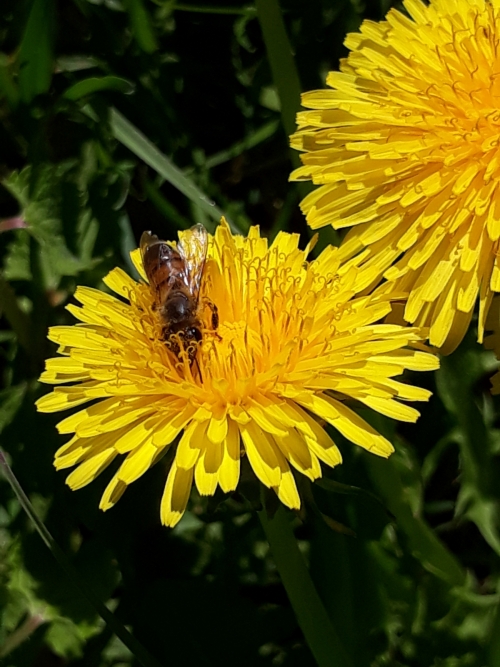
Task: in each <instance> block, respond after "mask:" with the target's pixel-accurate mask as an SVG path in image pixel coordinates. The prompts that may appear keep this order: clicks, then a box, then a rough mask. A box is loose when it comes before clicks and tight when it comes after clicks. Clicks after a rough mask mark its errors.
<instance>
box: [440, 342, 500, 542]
mask: <svg viewBox="0 0 500 667" xmlns="http://www.w3.org/2000/svg"><path fill="white" fill-rule="evenodd" d="M467 343H468V341H467V340H466V341H465V342H464V344H463V345H461V346H460V348H459V349H458V350H457V351H456V352H455V353H454V354H453V355H452V356H450V357H445V358H444V359H443V360H442V362H441V368H440V370H439V371H438V372H437V375H436V382H437V388H438V393H439V396H440V397H441V400H442V401H443V403H444V404H445V406H446V408H447V409H448V411H449V412H450V413H451V414H452V415H453V416H454V418H455V419H456V421H457V424H458V426H459V429H460V434H461V436H462V437H460V438H459V439H458V440H457V441H458V445H459V447H460V455H461V467H462V470H463V474H462V484H461V487H460V493H459V496H458V499H457V509H456V511H457V514H458V515H460V514H463V515H465V516H467V517H468V518H469V519H470V520H471V521H473V522H474V523H475V524H476V526H477V527H478V528H479V530H480V531H481V534H482V535H483V537H484V539H485V540H486V541H487V542H488V544H489V545H490V546H491V547H492V548H493V549H494V550H495V551H496V553H497V554H499V555H500V494H499V489H498V472H499V467H498V464H497V460H496V459H495V458H494V457H493V446H492V442H491V440H490V433H489V431H488V429H487V426H486V424H485V420H484V418H483V415H482V414H481V412H480V410H479V408H478V406H477V405H476V402H475V397H474V394H473V384H474V382H475V380H476V379H477V377H478V376H480V375H481V370H482V367H483V365H482V363H481V361H482V360H481V357H480V356H479V355H478V353H477V350H475V349H474V348H472V349H469V348H468V345H467Z"/></svg>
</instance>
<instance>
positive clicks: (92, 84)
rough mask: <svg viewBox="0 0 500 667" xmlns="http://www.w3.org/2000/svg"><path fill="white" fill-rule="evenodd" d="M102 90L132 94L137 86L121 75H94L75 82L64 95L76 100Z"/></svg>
mask: <svg viewBox="0 0 500 667" xmlns="http://www.w3.org/2000/svg"><path fill="white" fill-rule="evenodd" d="M102 90H112V91H115V92H118V93H124V94H125V95H130V94H131V93H133V92H134V90H135V86H134V85H133V84H132V83H131V82H130V81H128V80H127V79H122V78H121V77H119V76H93V77H90V78H88V79H84V80H83V81H78V82H77V83H74V84H73V85H72V86H70V87H69V88H68V89H67V90H66V91H65V92H64V94H63V97H65V98H66V99H68V100H73V101H75V100H79V99H81V98H82V97H86V96H88V95H93V94H94V93H97V92H99V91H102Z"/></svg>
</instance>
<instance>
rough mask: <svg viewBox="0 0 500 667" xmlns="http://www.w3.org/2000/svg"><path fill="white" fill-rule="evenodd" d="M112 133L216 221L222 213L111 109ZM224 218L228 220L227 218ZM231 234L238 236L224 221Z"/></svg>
mask: <svg viewBox="0 0 500 667" xmlns="http://www.w3.org/2000/svg"><path fill="white" fill-rule="evenodd" d="M110 123H111V130H112V132H113V134H114V136H115V137H116V139H118V141H120V142H121V143H122V144H123V145H124V146H126V147H127V148H128V149H129V150H130V151H132V153H134V154H135V155H137V157H139V158H140V159H141V160H143V161H144V162H145V163H146V164H147V165H149V166H150V167H151V168H152V169H154V170H155V171H156V172H157V173H158V174H160V176H162V177H163V178H164V179H165V180H166V181H168V182H169V183H171V184H172V185H173V186H174V187H175V188H177V189H178V190H179V191H180V192H182V193H183V194H184V195H185V196H186V197H187V198H188V199H189V200H190V201H192V202H193V204H195V205H196V206H199V207H200V208H201V209H202V210H203V211H204V212H205V214H206V215H207V216H208V217H209V218H210V219H211V220H214V221H215V222H219V220H220V219H221V217H222V216H223V215H224V213H223V212H222V211H221V209H220V208H219V207H218V206H216V205H215V203H214V202H213V201H211V200H210V199H209V198H208V197H207V195H206V194H205V193H204V192H202V191H201V190H200V189H199V188H198V186H197V185H195V183H193V181H192V180H191V179H190V178H188V177H187V176H186V175H185V174H184V173H183V172H182V171H181V170H180V169H179V168H178V167H177V166H176V165H175V164H174V163H173V162H172V161H171V160H169V158H168V157H167V156H166V155H164V154H163V153H162V152H161V151H159V150H158V148H156V146H155V145H154V144H153V143H152V142H151V141H150V140H149V139H148V138H147V137H146V136H145V135H144V134H142V132H140V131H139V130H138V129H137V128H136V127H135V125H133V124H132V123H131V122H130V121H128V120H127V119H126V118H125V116H123V115H122V114H121V113H120V112H119V111H117V110H116V109H114V108H112V109H111V110H110ZM226 219H227V218H226ZM227 221H228V223H229V225H230V227H231V229H232V231H233V232H236V233H240V230H239V229H237V228H236V226H235V225H234V223H233V222H232V221H231V220H229V219H227Z"/></svg>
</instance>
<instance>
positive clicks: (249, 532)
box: [0, 0, 500, 667]
mask: <svg viewBox="0 0 500 667" xmlns="http://www.w3.org/2000/svg"><path fill="white" fill-rule="evenodd" d="M391 4H392V5H396V4H398V3H391V2H390V0H366V2H364V3H363V2H357V1H355V0H309V1H308V2H303V1H301V0H282V2H281V10H282V11H281V18H280V14H279V12H276V9H277V6H276V5H275V3H274V2H271V0H258V2H257V3H256V5H255V6H254V5H252V4H244V3H241V2H240V3H238V0H234V2H232V3H230V2H229V1H227V0H220V2H219V4H217V5H211V4H210V3H207V2H204V1H203V0H200V1H199V2H198V3H194V2H193V3H176V2H174V1H173V0H64V1H61V2H56V0H24V1H22V2H21V1H19V0H3V2H2V3H0V146H1V154H0V162H1V165H0V179H1V185H0V446H1V449H2V451H4V452H6V456H7V459H8V461H9V462H10V463H11V465H12V468H13V471H14V473H15V474H16V476H17V478H18V479H19V482H20V484H21V486H22V487H23V489H24V490H25V492H26V494H27V495H28V496H29V498H30V500H31V502H32V503H33V506H34V508H35V510H36V512H37V514H38V516H39V517H40V518H41V519H42V520H43V521H44V523H45V524H46V526H47V528H48V529H49V530H50V531H51V533H52V535H53V536H54V538H55V540H56V542H57V543H58V545H59V546H60V547H61V549H62V550H63V552H64V554H65V555H66V558H67V560H68V562H69V563H70V565H71V566H73V568H74V570H75V572H76V574H74V575H71V576H68V575H67V574H66V573H65V572H64V571H63V570H62V569H61V566H60V564H59V563H58V562H56V560H55V559H54V556H53V555H52V553H51V552H50V550H49V549H48V548H47V546H46V545H45V544H44V543H43V542H42V540H41V539H40V537H39V535H38V533H36V532H35V530H34V528H33V525H32V524H31V522H30V521H29V519H28V518H27V517H26V515H25V514H24V512H23V511H22V509H21V507H20V505H19V503H18V501H17V499H16V497H15V496H14V493H13V490H12V488H11V486H9V484H7V483H6V481H5V480H4V478H3V477H1V476H0V664H2V665H5V666H6V667H45V665H48V666H49V665H71V667H111V666H112V665H114V666H115V667H118V666H120V667H125V666H132V665H137V664H139V662H140V661H142V664H145V665H148V664H150V665H153V664H156V663H155V662H154V660H153V659H152V660H151V661H150V662H148V657H147V656H146V658H144V657H143V656H142V655H141V654H140V650H139V649H138V650H135V649H134V647H133V646H132V647H131V648H132V652H131V651H130V650H129V649H127V648H125V646H124V645H123V643H122V642H120V641H119V640H118V639H117V638H116V637H115V636H114V634H113V632H112V631H111V629H110V628H109V627H107V626H106V625H105V624H104V622H103V621H102V620H101V619H100V618H99V616H98V613H97V611H96V607H95V606H93V605H92V604H91V603H89V601H88V600H87V599H86V598H85V596H84V595H83V593H82V592H80V591H79V590H78V589H77V588H76V587H75V580H77V581H80V582H81V583H83V586H84V589H88V590H91V591H92V592H93V594H94V595H95V596H96V597H97V598H99V599H100V600H101V601H103V602H105V603H106V604H108V606H109V607H110V609H112V610H113V611H114V614H115V617H116V619H117V621H118V622H119V623H120V624H123V625H125V626H126V627H127V628H129V629H130V630H131V632H132V634H133V635H134V637H135V638H136V639H137V640H138V641H139V642H141V643H142V645H143V646H144V647H145V648H146V649H147V651H149V653H150V654H151V655H152V656H153V657H154V658H156V660H157V661H158V663H157V664H160V665H169V666H172V667H184V666H187V665H200V666H201V667H203V666H205V665H206V666H207V667H208V666H214V667H225V666H227V667H234V666H238V667H247V666H248V667H253V666H256V667H257V666H259V665H262V666H265V665H285V666H287V667H294V666H297V667H299V666H300V667H308V666H309V665H311V666H312V665H314V664H315V661H314V659H313V657H312V654H311V651H310V650H309V648H308V647H307V645H306V644H305V641H304V637H303V634H302V631H301V630H300V628H299V626H298V624H297V621H296V618H295V616H294V613H293V611H292V609H291V606H290V603H289V601H288V598H287V595H286V593H285V590H284V588H283V586H282V584H281V582H280V579H279V576H278V574H277V571H276V568H275V565H274V561H273V558H272V556H271V554H270V552H269V549H268V545H267V542H266V540H265V538H264V533H263V532H262V528H261V525H260V523H259V520H258V517H257V514H256V512H255V511H254V507H255V506H258V505H259V500H258V497H257V498H252V502H250V501H249V500H244V499H243V497H242V496H240V495H235V496H234V497H233V498H230V499H224V498H223V497H221V498H218V497H217V498H216V499H215V501H214V502H210V503H207V502H206V501H205V500H202V499H199V498H196V497H195V494H193V495H194V498H193V500H192V504H191V508H190V512H188V513H187V514H186V516H185V518H184V520H183V521H182V522H181V524H180V525H179V526H178V527H177V528H176V529H175V530H173V531H170V530H167V529H165V528H162V527H161V526H160V522H159V501H160V497H161V493H162V489H163V485H164V479H165V471H164V468H163V467H162V463H159V464H158V465H157V466H156V467H155V468H154V469H153V470H151V471H150V472H148V473H147V474H146V475H145V476H144V477H143V478H141V479H140V480H138V481H137V482H136V483H135V484H133V485H132V487H131V488H130V489H129V490H128V491H127V492H126V494H125V496H124V497H123V499H122V500H120V502H119V503H118V505H117V506H116V508H114V509H113V510H111V511H109V512H107V513H106V514H103V513H102V512H100V511H99V509H98V503H99V498H100V495H101V493H102V491H103V489H104V487H105V485H106V482H107V480H108V479H109V477H110V473H109V472H106V473H105V474H104V475H103V478H102V479H98V480H96V481H95V482H94V483H93V484H91V485H90V486H89V487H87V488H85V489H83V490H81V491H78V492H71V491H70V490H69V489H68V488H67V487H66V486H65V485H64V476H65V475H64V474H63V473H57V472H55V470H54V469H53V466H52V458H53V454H54V452H55V451H56V449H57V448H58V447H59V446H60V445H61V444H63V442H64V440H63V438H62V437H61V436H59V435H58V434H57V431H56V429H55V424H56V423H57V421H58V417H59V416H58V415H56V416H53V415H41V414H38V413H37V412H36V410H35V408H34V401H35V400H36V398H38V397H39V396H40V395H41V393H43V392H45V391H46V388H45V387H42V386H41V385H39V384H38V383H37V378H38V376H39V373H40V372H41V370H42V369H43V360H44V359H45V358H46V357H47V356H51V355H53V354H54V349H53V346H52V344H51V343H49V342H48V341H47V339H46V332H47V327H48V326H50V325H54V324H61V323H69V322H71V321H72V320H71V317H70V316H69V314H68V313H67V312H66V311H65V310H64V305H65V304H67V303H68V302H70V301H71V294H72V293H73V291H74V289H75V286H76V285H77V284H84V285H90V286H94V287H100V288H102V282H101V279H102V277H103V276H104V275H105V273H106V272H107V271H108V270H109V269H110V268H112V267H113V266H116V265H121V266H123V267H124V268H126V269H127V270H129V271H132V270H133V269H132V267H131V264H130V259H129V251H130V250H131V249H132V248H134V247H135V246H136V242H137V239H138V238H139V236H140V233H141V232H142V231H143V230H144V229H152V230H153V231H155V232H156V233H157V234H159V235H160V236H162V237H164V238H167V239H168V238H175V236H176V232H177V230H178V229H180V228H183V227H184V228H185V227H186V226H189V225H192V224H193V223H194V222H202V223H203V224H205V225H206V226H207V228H209V229H213V228H214V225H215V223H216V221H217V219H218V218H219V215H220V212H221V211H223V212H224V214H225V215H226V216H227V218H228V219H229V220H230V223H231V224H232V226H233V228H234V229H235V230H240V231H242V232H244V231H246V230H247V229H248V227H249V225H250V224H260V225H261V227H262V229H263V230H264V232H266V233H268V234H269V236H273V235H274V234H275V233H276V232H277V231H279V230H280V229H286V230H289V231H297V232H300V233H301V234H302V235H303V237H304V244H305V242H306V238H308V236H309V234H310V232H309V230H308V229H307V228H306V225H305V222H304V220H303V217H302V216H301V214H300V211H299V209H298V202H299V200H300V198H301V197H302V196H303V194H304V190H303V189H299V187H298V186H297V185H296V184H289V183H288V175H289V173H290V170H291V169H292V166H293V164H295V163H296V162H297V156H292V155H291V153H290V151H289V148H288V143H287V134H286V131H290V128H293V116H294V113H295V111H296V109H297V108H298V98H297V94H298V89H299V87H302V89H303V90H306V89H313V88H317V87H320V86H322V85H323V80H324V76H325V74H326V72H327V71H328V70H329V69H335V68H337V67H338V62H339V58H341V57H344V56H345V55H346V53H345V49H344V47H343V46H342V43H343V40H344V37H345V34H346V32H347V31H351V30H356V29H357V28H358V27H359V24H360V22H361V21H362V20H363V18H370V19H373V20H379V19H381V18H382V17H383V15H384V13H385V12H386V11H387V10H388V9H389V7H390V6H391ZM281 19H282V20H283V25H281V23H280V21H281ZM287 36H288V39H289V40H290V42H291V45H292V49H291V52H288V53H285V51H286V37H287ZM266 46H267V50H266ZM280 99H281V101H285V104H283V106H281V105H280ZM284 128H286V131H285V129H284ZM335 238H336V237H334V235H333V233H332V232H331V231H328V230H323V231H322V233H321V239H320V244H319V246H318V247H321V246H322V245H324V244H325V243H327V242H329V241H332V240H335ZM474 334H475V332H474V331H472V332H471V335H470V336H469V337H468V338H467V339H466V340H465V341H464V343H463V344H462V346H461V347H460V349H459V350H458V351H457V352H456V353H455V354H454V355H453V356H452V357H450V358H449V359H446V360H444V361H443V364H442V369H441V370H440V371H439V372H438V373H437V374H436V376H435V377H433V376H432V375H430V374H427V377H423V376H422V374H420V375H418V376H417V377H412V378H411V379H412V381H414V382H415V383H418V384H421V385H423V384H425V385H427V386H429V388H431V389H433V391H434V395H433V397H432V399H431V401H430V403H429V404H428V405H425V406H423V408H422V417H421V419H420V420H419V422H418V424H416V425H404V426H399V425H395V424H394V423H392V422H389V420H385V419H382V418H379V417H374V416H373V414H368V413H366V414H364V416H365V417H366V418H367V419H370V420H372V421H374V422H375V425H376V426H377V428H379V429H381V430H382V431H384V432H385V433H386V435H387V436H388V437H389V438H390V439H391V440H392V441H393V442H394V444H395V446H396V454H394V455H393V456H392V457H391V459H390V460H389V461H384V460H380V459H377V458H375V457H373V456H372V455H370V454H368V453H366V452H362V451H360V450H357V449H356V448H355V447H354V446H352V445H349V444H348V443H345V442H342V441H339V446H341V448H342V454H343V457H344V464H343V465H342V466H340V467H339V468H337V469H336V470H333V471H326V477H325V479H324V480H323V481H322V482H321V483H320V484H317V485H315V486H314V487H311V486H310V485H309V483H306V482H304V481H303V480H302V481H301V484H302V487H301V492H302V495H303V497H304V498H305V499H306V502H305V506H304V510H303V511H302V512H301V515H300V517H290V518H291V520H293V522H294V523H293V525H294V528H295V533H296V537H297V539H298V540H299V545H300V547H301V549H302V551H303V553H304V554H305V555H306V557H307V559H308V562H309V565H310V572H311V575H312V579H313V581H314V583H315V585H316V588H317V591H318V593H319V596H320V598H321V599H322V601H323V604H324V607H325V609H326V611H327V613H328V616H329V618H330V620H331V623H332V625H333V627H334V628H335V630H336V632H337V634H338V636H339V637H340V639H341V641H342V643H343V644H344V647H345V650H346V652H347V653H348V654H349V656H350V659H351V661H352V663H353V665H355V666H356V667H366V666H368V665H372V666H373V667H399V666H401V667H402V666H404V667H484V666H486V665H489V666H490V667H496V666H498V665H500V639H499V638H500V600H499V596H500V508H499V501H500V483H499V481H500V476H499V473H500V467H499V454H500V431H499V427H498V414H499V413H498V409H499V405H498V400H497V399H493V398H492V397H491V396H490V393H489V384H488V376H489V375H490V374H491V372H492V371H493V368H494V360H493V357H492V356H491V355H490V354H489V353H486V352H484V351H483V350H482V348H481V347H480V346H479V345H478V344H476V343H475V342H474V341H475V338H474ZM246 495H247V496H250V495H251V494H246ZM221 501H223V502H221ZM269 509H270V510H271V511H272V508H269ZM72 578H73V581H72ZM134 653H135V656H136V657H134ZM331 664H332V665H336V664H337V663H336V658H335V656H332V658H331Z"/></svg>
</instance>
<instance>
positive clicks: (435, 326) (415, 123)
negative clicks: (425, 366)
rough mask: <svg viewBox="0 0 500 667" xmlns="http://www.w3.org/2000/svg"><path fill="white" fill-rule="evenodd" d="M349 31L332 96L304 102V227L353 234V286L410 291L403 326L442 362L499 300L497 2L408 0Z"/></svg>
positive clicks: (297, 140)
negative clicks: (421, 332)
mask: <svg viewBox="0 0 500 667" xmlns="http://www.w3.org/2000/svg"><path fill="white" fill-rule="evenodd" d="M403 4H404V6H405V7H406V10H407V11H408V14H409V15H410V18H408V17H407V16H405V15H403V14H402V13H400V12H398V11H396V10H391V11H390V12H389V13H388V14H387V17H386V20H385V21H382V22H380V23H375V22H372V21H365V22H364V23H363V24H362V26H361V32H360V33H356V34H350V35H348V36H347V39H346V46H347V47H348V48H349V49H350V51H351V52H350V53H349V56H348V57H347V59H345V60H344V61H343V62H342V63H341V66H340V69H341V72H331V73H330V74H329V76H328V79H327V83H328V85H329V86H330V87H331V90H321V91H314V92H310V93H306V94H305V95H304V97H303V104H304V106H305V107H307V108H309V109H312V111H305V112H302V113H300V114H299V115H298V126H299V129H298V132H297V133H296V134H295V135H294V136H293V137H292V145H293V146H294V147H295V148H297V149H299V150H302V151H305V153H304V154H303V155H302V161H303V166H302V167H301V168H299V169H298V170H296V171H295V172H294V174H293V176H292V178H293V179H296V180H303V179H311V180H312V181H313V182H314V183H317V184H318V185H320V186H321V187H319V188H318V189H317V190H315V191H314V192H312V193H311V194H309V195H308V196H307V197H306V198H305V199H304V201H303V202H302V207H303V210H304V212H305V213H306V215H307V219H308V222H309V224H310V225H311V227H313V228H315V229H316V228H318V227H322V226H323V225H327V224H331V225H333V227H335V228H336V229H340V228H344V227H352V229H351V230H350V232H349V233H348V234H347V236H346V238H345V239H344V243H343V244H342V247H341V250H340V255H339V257H340V259H341V260H342V262H346V261H350V262H352V263H353V264H356V265H358V266H359V267H361V268H363V272H362V275H361V276H360V278H359V280H360V283H359V284H360V285H362V284H364V285H365V286H366V287H368V286H370V285H373V284H374V283H375V282H376V281H377V280H380V278H381V277H382V276H384V277H385V278H386V279H387V281H389V284H388V286H387V288H388V289H394V290H395V291H398V292H399V291H404V292H406V293H408V294H409V297H408V301H407V304H406V309H405V314H404V316H405V319H406V320H407V321H408V322H411V323H414V324H416V325H418V326H426V327H427V326H428V327H429V328H430V331H429V340H430V342H431V343H432V344H433V345H435V346H438V347H441V348H442V351H443V352H446V353H447V352H450V351H452V350H453V349H454V348H455V347H456V346H457V345H458V344H459V343H460V341H461V339H462V338H463V335H464V333H465V331H466V329H467V327H468V325H469V323H470V320H471V317H472V313H473V310H474V306H475V303H476V302H477V300H478V299H479V303H480V308H479V340H480V341H481V340H482V337H483V332H484V324H485V320H486V315H487V311H488V308H489V305H490V302H491V298H492V294H493V293H494V292H498V291H500V265H499V261H500V260H499V238H500V187H499V180H500V147H499V146H500V48H499V39H500V2H499V0H491V2H490V1H488V0H431V1H430V4H429V5H426V4H424V3H423V2H421V0H404V2H403Z"/></svg>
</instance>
